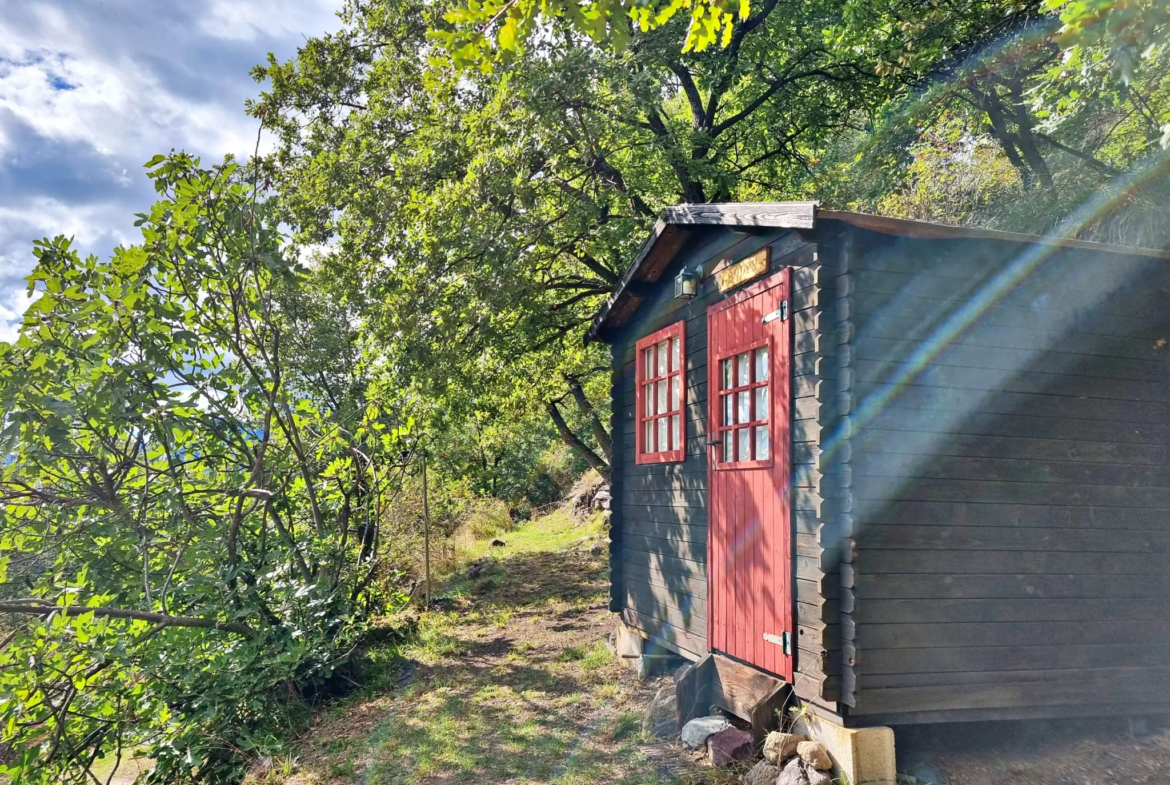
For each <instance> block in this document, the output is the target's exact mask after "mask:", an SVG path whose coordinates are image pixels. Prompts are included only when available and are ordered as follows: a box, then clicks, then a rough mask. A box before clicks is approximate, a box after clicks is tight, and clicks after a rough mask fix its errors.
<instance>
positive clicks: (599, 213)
mask: <svg viewBox="0 0 1170 785" xmlns="http://www.w3.org/2000/svg"><path fill="white" fill-rule="evenodd" d="M915 8H916V7H915V6H914V5H913V4H906V5H905V6H904V7H903V6H901V5H898V6H897V7H893V6H891V7H889V8H885V9H882V10H878V9H874V8H873V7H872V4H866V3H862V2H848V1H845V0H812V1H811V2H807V3H800V4H783V3H779V2H778V1H777V0H766V1H765V2H762V3H759V4H758V5H753V6H752V8H751V13H750V15H749V16H748V17H747V18H746V19H745V20H744V21H743V22H742V23H740V24H738V25H736V26H735V28H734V30H733V32H732V33H731V35H730V38H729V39H728V41H727V45H726V46H725V47H714V48H708V49H707V50H705V51H701V52H700V51H690V52H683V51H681V49H682V47H681V45H680V42H682V41H684V40H685V38H686V35H687V26H686V24H685V23H684V21H683V20H682V19H678V18H676V19H673V20H671V21H668V22H664V24H663V25H661V26H659V27H657V28H655V29H653V30H651V31H649V32H646V33H642V32H636V33H634V34H633V35H632V37H631V39H630V41H629V45H628V46H627V47H625V48H622V49H614V48H610V47H599V46H597V45H595V44H594V43H593V41H592V40H591V39H590V38H589V37H588V36H584V35H581V34H579V33H578V32H577V31H576V30H575V28H573V26H571V25H569V26H557V25H553V26H551V27H550V28H549V29H548V30H546V31H544V32H542V33H541V35H539V36H535V37H533V38H531V39H530V40H529V43H528V45H527V46H526V47H524V48H523V50H522V51H517V52H516V54H515V55H514V56H513V57H511V58H509V60H508V62H507V63H505V64H502V65H501V66H500V67H498V68H496V69H494V70H492V71H491V72H490V73H475V72H464V73H460V72H457V71H452V70H449V69H447V68H445V67H444V66H443V65H442V64H441V63H439V64H435V63H434V62H433V57H432V56H433V55H434V54H435V50H434V48H433V46H432V45H431V44H430V43H428V41H427V38H426V36H425V33H426V31H427V30H428V29H429V28H430V27H433V26H434V25H435V24H437V23H439V17H440V16H441V14H442V13H443V12H444V10H445V9H444V7H443V6H442V5H436V4H421V3H411V2H400V1H398V0H395V1H394V2H391V1H390V0H382V1H381V2H373V3H351V4H349V5H348V6H347V7H346V10H345V12H344V13H343V17H342V18H343V27H342V29H341V30H340V31H338V32H337V33H335V34H331V35H327V36H323V37H321V38H317V39H313V40H310V41H309V42H307V43H306V44H305V46H304V47H302V48H301V50H300V52H299V53H298V55H297V57H296V58H294V59H292V60H290V61H288V62H285V63H281V62H278V61H277V60H276V59H275V58H270V61H269V63H268V64H267V65H266V66H264V67H261V68H258V69H257V70H256V77H257V79H258V80H269V82H270V85H269V88H268V89H267V90H266V92H265V93H264V94H263V95H262V96H261V98H260V99H259V100H258V101H257V102H255V103H254V104H252V105H251V106H250V110H251V111H252V112H253V114H254V115H256V116H257V117H259V118H261V119H262V120H263V122H264V123H265V125H266V126H267V127H268V128H270V129H272V130H273V131H275V133H276V134H277V137H278V140H279V145H278V150H277V152H276V153H275V154H274V155H273V156H271V158H270V159H269V161H268V169H267V174H268V175H269V176H270V177H271V178H272V180H273V182H274V183H276V184H277V185H278V187H279V189H280V191H281V200H282V206H283V208H284V209H285V210H286V211H287V213H286V215H287V219H288V221H289V223H290V224H291V225H293V226H295V227H296V229H297V233H296V241H297V242H300V243H304V244H328V247H329V251H328V252H327V253H326V254H325V256H324V257H323V259H322V265H323V266H325V267H326V268H328V269H329V270H330V271H331V275H330V279H331V280H332V281H333V282H335V284H336V286H337V291H338V293H339V296H342V297H344V298H346V299H348V300H349V301H351V302H354V303H357V304H359V307H360V309H361V310H362V312H363V313H364V314H366V317H367V318H368V319H369V320H370V324H371V325H374V326H375V327H376V329H377V331H378V334H379V336H380V338H381V340H383V342H384V343H385V345H386V346H387V347H388V351H390V353H391V354H393V355H394V356H395V357H396V358H397V359H398V360H399V361H400V362H401V363H402V366H401V372H402V374H403V375H404V379H403V383H404V385H405V384H416V383H417V384H419V385H420V389H421V390H422V391H423V394H424V395H426V396H428V397H430V398H431V399H433V400H440V401H444V402H452V403H453V404H461V403H466V404H467V405H468V406H469V407H470V409H471V410H480V411H493V412H500V413H501V414H503V413H505V412H507V413H511V414H510V416H517V415H516V412H524V413H525V414H530V413H531V412H533V411H540V410H543V411H545V412H546V413H547V415H548V416H549V417H550V419H552V420H553V421H554V423H556V424H557V427H558V431H559V432H560V433H562V435H563V437H564V438H565V439H566V441H567V442H569V443H571V444H573V445H574V446H575V447H577V448H578V449H580V450H581V452H582V454H583V455H584V456H585V457H586V458H587V459H588V460H590V462H591V463H592V464H593V465H597V466H599V468H602V469H604V453H605V449H606V445H605V441H606V435H605V434H604V433H603V430H604V429H602V430H598V429H596V428H595V427H593V419H592V417H591V415H590V413H589V411H590V408H591V409H592V411H593V412H596V413H598V416H599V418H600V420H601V421H602V422H604V420H605V414H606V411H605V408H604V405H603V404H602V401H603V400H604V399H605V397H606V396H604V395H601V396H593V395H589V396H587V398H588V399H589V400H592V401H593V406H592V407H588V406H587V407H586V408H585V409H584V410H582V409H581V408H579V407H578V406H577V401H578V399H579V398H578V396H577V395H575V394H574V388H573V387H572V381H573V380H577V381H578V382H580V383H581V384H582V385H583V386H584V389H585V390H587V391H589V390H590V389H594V390H596V391H597V392H604V388H603V387H592V388H591V385H593V384H594V382H593V378H594V377H595V376H596V374H597V372H598V370H604V369H606V368H607V366H608V363H607V358H606V357H605V353H604V352H602V351H600V350H599V349H598V348H596V347H588V348H586V349H582V348H581V347H580V336H581V334H582V332H583V328H584V326H585V325H586V324H587V323H588V320H589V318H590V316H591V314H592V313H593V312H594V310H595V309H596V308H597V306H598V305H599V304H600V303H601V302H602V301H603V300H604V298H605V297H606V296H607V295H608V294H609V293H610V292H612V291H613V288H614V286H615V284H616V282H617V281H618V279H619V277H620V275H621V273H622V271H623V269H624V267H625V265H626V264H627V262H628V261H629V260H630V259H631V258H633V255H634V253H635V252H636V249H637V247H638V245H639V243H640V242H641V241H642V240H643V238H644V237H645V236H646V233H647V232H648V230H649V229H650V227H651V225H652V224H653V222H654V220H655V219H656V217H657V216H658V215H659V214H660V212H661V211H662V209H663V208H664V207H665V206H667V205H670V204H674V203H678V202H707V201H730V200H754V199H768V198H785V197H787V198H793V197H800V196H806V195H808V194H809V189H810V187H811V184H812V183H813V182H814V180H813V177H812V174H813V172H814V171H815V169H816V167H817V165H818V161H819V159H820V157H821V156H822V155H823V154H824V152H825V151H826V150H829V149H831V147H832V145H833V144H834V143H835V141H836V140H837V139H838V138H839V137H840V136H841V135H842V134H844V133H848V132H850V131H854V132H859V131H861V130H862V129H864V128H865V127H866V126H867V124H868V123H870V122H871V121H872V120H873V119H874V117H875V113H876V112H877V110H878V108H879V107H881V106H883V105H884V104H886V103H887V102H888V101H890V100H892V99H893V98H895V97H897V96H900V95H903V94H904V92H905V90H906V89H907V88H908V86H909V85H911V84H913V83H914V82H915V81H916V80H917V79H919V78H920V77H921V75H922V73H923V69H927V68H931V67H933V64H934V62H935V61H936V60H937V59H938V58H944V59H945V58H946V57H948V56H950V54H951V53H953V52H957V51H961V50H962V47H964V46H966V45H967V43H966V42H967V40H968V39H969V38H970V37H971V36H973V35H976V34H986V31H987V30H989V29H991V28H993V27H994V26H995V25H996V24H998V23H999V21H1000V20H1001V19H1002V18H1003V16H1004V15H1005V14H1011V13H1014V11H1013V9H1014V8H1015V6H1014V5H1011V4H1009V5H1007V6H1005V5H1004V4H1003V3H999V2H995V3H992V2H988V3H980V2H954V3H944V4H939V5H937V6H932V10H931V11H930V13H928V14H925V15H923V14H919V13H918V12H917V11H916V10H915ZM456 388H457V389H458V390H459V392H458V393H455V392H452V391H453V390H455V389H456ZM449 398H450V399H451V400H450V401H449ZM569 414H571V415H572V416H571V417H567V416H566V415H569ZM558 418H560V419H564V420H566V423H565V425H566V427H564V428H562V427H561V426H560V423H559V422H558ZM574 420H575V422H574Z"/></svg>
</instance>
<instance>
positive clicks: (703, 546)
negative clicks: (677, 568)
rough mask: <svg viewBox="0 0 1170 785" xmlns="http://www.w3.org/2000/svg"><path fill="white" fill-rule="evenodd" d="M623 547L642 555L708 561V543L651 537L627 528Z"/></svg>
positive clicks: (623, 534) (623, 537)
mask: <svg viewBox="0 0 1170 785" xmlns="http://www.w3.org/2000/svg"><path fill="white" fill-rule="evenodd" d="M622 546H623V547H625V548H628V549H630V550H632V551H640V552H642V553H650V554H661V555H664V556H671V557H675V558H679V559H687V560H688V561H692V562H696V563H699V564H705V563H706V561H707V543H706V541H705V540H704V541H702V542H693V541H690V540H683V539H675V538H670V539H666V538H662V537H650V536H647V535H644V534H637V533H634V532H632V531H630V529H629V528H626V529H625V530H624V531H623V532H622Z"/></svg>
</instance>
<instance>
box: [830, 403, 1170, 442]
mask: <svg viewBox="0 0 1170 785" xmlns="http://www.w3.org/2000/svg"><path fill="white" fill-rule="evenodd" d="M862 426H864V430H860V429H861V427H862ZM857 428H858V432H855V433H854V438H853V442H854V444H858V443H861V444H865V443H868V441H869V440H868V439H866V438H864V437H865V434H866V433H868V432H869V431H870V430H871V429H872V430H873V431H875V432H877V431H895V432H907V433H910V434H932V433H933V434H939V435H943V436H950V435H952V434H956V435H963V436H1018V437H1026V438H1035V439H1075V440H1081V441H1099V442H1107V443H1116V444H1146V445H1153V446H1164V445H1165V444H1166V442H1167V437H1168V435H1170V429H1168V428H1167V426H1166V425H1164V424H1162V423H1143V424H1135V423H1130V422H1124V421H1106V420H1078V421H1075V422H1074V421H1069V420H1065V419H1063V418H1060V417H1034V416H1031V415H1028V414H984V413H980V412H975V413H964V412H961V411H959V410H954V409H951V410H946V409H926V410H923V409H916V408H908V407H903V406H899V405H897V404H896V403H892V404H889V405H886V406H885V407H883V408H882V410H881V411H880V412H878V413H877V414H876V415H874V416H873V417H872V418H870V419H868V420H866V421H865V422H864V423H858V424H857ZM907 438H908V437H907ZM911 443H912V444H914V443H916V442H914V441H911ZM903 451H905V450H903ZM917 451H919V452H921V451H922V450H917Z"/></svg>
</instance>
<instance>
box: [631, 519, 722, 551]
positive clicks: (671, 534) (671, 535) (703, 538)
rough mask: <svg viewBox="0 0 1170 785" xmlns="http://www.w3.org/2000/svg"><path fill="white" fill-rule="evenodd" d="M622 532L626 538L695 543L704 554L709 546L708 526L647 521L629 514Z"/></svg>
mask: <svg viewBox="0 0 1170 785" xmlns="http://www.w3.org/2000/svg"><path fill="white" fill-rule="evenodd" d="M622 532H623V533H624V534H625V535H626V536H631V535H638V536H644V537H654V538H658V539H663V540H667V541H671V542H689V543H694V544H696V545H699V546H702V548H703V549H704V552H705V549H706V546H707V527H706V526H688V525H684V524H680V523H673V522H672V523H666V522H662V521H645V520H641V519H640V518H635V517H632V516H630V515H628V514H627V515H626V517H625V518H624V519H623V523H622Z"/></svg>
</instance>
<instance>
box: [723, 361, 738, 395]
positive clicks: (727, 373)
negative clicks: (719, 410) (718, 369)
mask: <svg viewBox="0 0 1170 785" xmlns="http://www.w3.org/2000/svg"><path fill="white" fill-rule="evenodd" d="M734 386H735V385H734V384H732V383H731V358H730V357H729V358H727V359H726V360H724V361H723V389H724V390H730V389H731V388H732V387H734Z"/></svg>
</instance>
